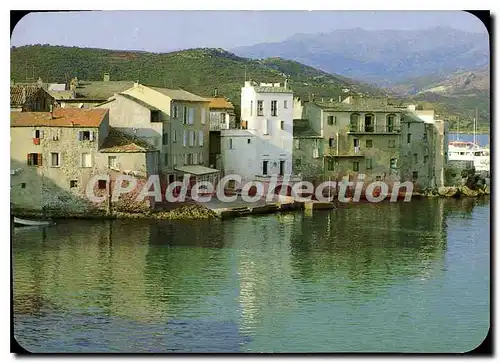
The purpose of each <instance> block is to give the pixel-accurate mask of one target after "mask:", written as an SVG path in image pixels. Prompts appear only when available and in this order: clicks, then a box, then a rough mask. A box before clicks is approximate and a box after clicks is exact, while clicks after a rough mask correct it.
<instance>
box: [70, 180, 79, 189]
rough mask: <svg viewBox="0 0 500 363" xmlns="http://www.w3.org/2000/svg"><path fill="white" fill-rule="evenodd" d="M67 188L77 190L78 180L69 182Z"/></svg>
mask: <svg viewBox="0 0 500 363" xmlns="http://www.w3.org/2000/svg"><path fill="white" fill-rule="evenodd" d="M69 187H70V188H78V180H70V181H69Z"/></svg>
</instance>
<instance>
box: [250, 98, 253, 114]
mask: <svg viewBox="0 0 500 363" xmlns="http://www.w3.org/2000/svg"><path fill="white" fill-rule="evenodd" d="M250 116H253V101H250Z"/></svg>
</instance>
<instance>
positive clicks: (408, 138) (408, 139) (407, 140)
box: [406, 134, 411, 144]
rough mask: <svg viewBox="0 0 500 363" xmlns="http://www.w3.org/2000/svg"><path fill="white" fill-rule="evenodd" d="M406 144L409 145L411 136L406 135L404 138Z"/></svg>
mask: <svg viewBox="0 0 500 363" xmlns="http://www.w3.org/2000/svg"><path fill="white" fill-rule="evenodd" d="M406 142H407V143H408V144H410V143H411V134H408V135H407V136H406Z"/></svg>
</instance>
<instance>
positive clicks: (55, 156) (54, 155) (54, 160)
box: [50, 153, 61, 167]
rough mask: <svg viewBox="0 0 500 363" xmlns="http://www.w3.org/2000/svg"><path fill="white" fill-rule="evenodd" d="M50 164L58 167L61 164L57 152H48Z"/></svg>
mask: <svg viewBox="0 0 500 363" xmlns="http://www.w3.org/2000/svg"><path fill="white" fill-rule="evenodd" d="M50 161H51V163H50V166H52V167H58V166H61V164H60V163H59V162H60V160H59V153H50Z"/></svg>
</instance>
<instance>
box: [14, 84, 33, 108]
mask: <svg viewBox="0 0 500 363" xmlns="http://www.w3.org/2000/svg"><path fill="white" fill-rule="evenodd" d="M23 89H24V90H25V92H26V99H24V97H23ZM39 89H40V87H39V86H37V85H12V86H10V105H11V106H22V105H23V104H24V103H25V102H26V100H27V99H29V98H30V97H32V96H33V95H35V94H36V93H37V92H38V90H39Z"/></svg>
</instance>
